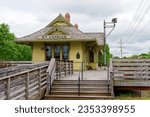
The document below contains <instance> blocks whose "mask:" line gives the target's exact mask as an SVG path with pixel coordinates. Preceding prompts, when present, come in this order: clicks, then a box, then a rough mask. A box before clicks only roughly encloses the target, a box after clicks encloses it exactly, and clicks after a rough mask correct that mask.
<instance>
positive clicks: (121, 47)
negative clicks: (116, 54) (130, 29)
mask: <svg viewBox="0 0 150 117" xmlns="http://www.w3.org/2000/svg"><path fill="white" fill-rule="evenodd" d="M119 44H120V46H119V48H120V58H122V57H123V46H122V39H120V42H119Z"/></svg>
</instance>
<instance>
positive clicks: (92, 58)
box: [89, 46, 94, 62]
mask: <svg viewBox="0 0 150 117" xmlns="http://www.w3.org/2000/svg"><path fill="white" fill-rule="evenodd" d="M89 62H94V47H93V46H90V47H89Z"/></svg>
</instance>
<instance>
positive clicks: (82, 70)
mask: <svg viewBox="0 0 150 117" xmlns="http://www.w3.org/2000/svg"><path fill="white" fill-rule="evenodd" d="M82 80H83V62H82Z"/></svg>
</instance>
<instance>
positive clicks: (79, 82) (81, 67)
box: [78, 62, 83, 96]
mask: <svg viewBox="0 0 150 117" xmlns="http://www.w3.org/2000/svg"><path fill="white" fill-rule="evenodd" d="M81 73H82V74H81ZM80 74H81V75H82V76H80ZM80 77H81V78H80ZM81 79H82V80H83V62H81V65H80V71H79V75H78V95H79V96H80V91H81Z"/></svg>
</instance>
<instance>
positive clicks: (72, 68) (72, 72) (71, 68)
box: [71, 61, 73, 74]
mask: <svg viewBox="0 0 150 117" xmlns="http://www.w3.org/2000/svg"><path fill="white" fill-rule="evenodd" d="M71 73H72V74H73V61H71Z"/></svg>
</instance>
